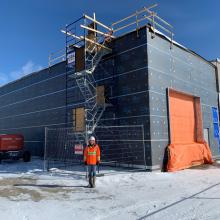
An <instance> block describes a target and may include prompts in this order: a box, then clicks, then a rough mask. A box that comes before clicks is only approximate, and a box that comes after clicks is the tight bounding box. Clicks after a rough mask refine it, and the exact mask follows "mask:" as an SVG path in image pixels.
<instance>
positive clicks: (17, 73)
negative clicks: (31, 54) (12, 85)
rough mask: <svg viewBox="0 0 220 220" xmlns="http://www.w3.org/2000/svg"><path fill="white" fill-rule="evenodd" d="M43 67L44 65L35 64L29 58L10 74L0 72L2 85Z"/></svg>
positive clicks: (0, 83) (0, 84)
mask: <svg viewBox="0 0 220 220" xmlns="http://www.w3.org/2000/svg"><path fill="white" fill-rule="evenodd" d="M41 69H43V67H42V66H40V65H37V64H35V63H34V62H33V61H31V60H29V61H28V62H27V63H25V64H24V65H23V66H22V67H21V68H20V69H18V70H14V71H11V72H10V73H8V74H5V73H0V86H2V85H4V84H6V83H8V82H11V81H13V80H16V79H19V78H21V77H23V76H25V75H28V74H30V73H33V72H37V71H39V70H41Z"/></svg>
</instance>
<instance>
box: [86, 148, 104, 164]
mask: <svg viewBox="0 0 220 220" xmlns="http://www.w3.org/2000/svg"><path fill="white" fill-rule="evenodd" d="M84 162H87V164H88V165H96V163H97V162H100V148H99V145H98V144H95V145H94V146H90V145H89V146H87V147H86V148H85V150H84Z"/></svg>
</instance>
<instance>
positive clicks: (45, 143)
mask: <svg viewBox="0 0 220 220" xmlns="http://www.w3.org/2000/svg"><path fill="white" fill-rule="evenodd" d="M46 163H47V127H45V128H44V172H45V171H46V170H47V168H48V167H47V165H46Z"/></svg>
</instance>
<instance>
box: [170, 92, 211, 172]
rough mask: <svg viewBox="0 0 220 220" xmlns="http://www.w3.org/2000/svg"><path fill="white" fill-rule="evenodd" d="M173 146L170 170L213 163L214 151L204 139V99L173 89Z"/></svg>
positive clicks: (171, 107) (171, 134) (171, 94)
mask: <svg viewBox="0 0 220 220" xmlns="http://www.w3.org/2000/svg"><path fill="white" fill-rule="evenodd" d="M168 96H169V97H168V98H169V122H170V145H169V146H168V150H169V160H168V167H167V168H168V171H175V170H180V169H184V168H187V167H190V166H193V165H197V164H202V163H211V162H212V159H211V152H210V149H209V146H208V144H207V143H206V142H205V141H204V138H203V126H202V114H201V106H200V99H199V98H198V97H194V96H191V95H187V94H184V93H181V92H178V91H175V90H173V89H169V92H168Z"/></svg>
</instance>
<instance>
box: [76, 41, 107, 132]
mask: <svg viewBox="0 0 220 220" xmlns="http://www.w3.org/2000/svg"><path fill="white" fill-rule="evenodd" d="M102 45H105V41H104V42H103V43H102ZM93 48H94V49H92V50H86V51H85V53H86V57H85V61H86V62H85V64H86V65H85V70H83V71H80V72H76V73H75V74H74V75H75V76H76V83H77V86H78V88H79V89H80V91H81V93H82V95H83V97H84V99H85V112H86V115H85V120H86V132H87V134H92V133H93V132H94V130H95V128H96V126H97V125H98V123H99V121H100V119H101V117H102V115H103V113H104V111H105V108H106V105H105V103H103V104H98V103H97V92H96V81H95V78H94V75H93V73H94V71H95V69H96V67H97V66H98V64H99V62H100V60H101V59H102V57H103V56H104V55H106V54H108V53H110V52H111V50H110V49H105V48H100V49H97V46H96V45H94V47H93ZM94 51H95V53H94Z"/></svg>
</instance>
